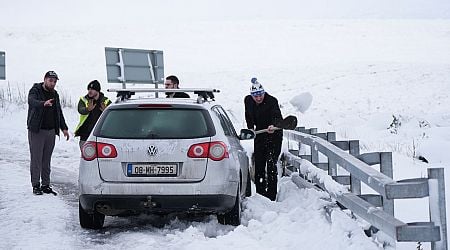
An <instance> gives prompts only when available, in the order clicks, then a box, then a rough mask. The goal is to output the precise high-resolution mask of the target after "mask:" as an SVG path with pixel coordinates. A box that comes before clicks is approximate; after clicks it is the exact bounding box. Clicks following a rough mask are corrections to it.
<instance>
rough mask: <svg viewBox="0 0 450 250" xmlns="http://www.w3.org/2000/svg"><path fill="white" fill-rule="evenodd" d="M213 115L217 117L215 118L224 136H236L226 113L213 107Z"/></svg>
mask: <svg viewBox="0 0 450 250" xmlns="http://www.w3.org/2000/svg"><path fill="white" fill-rule="evenodd" d="M212 110H213V111H214V113H215V114H216V115H217V117H218V118H219V120H220V125H221V126H222V128H223V130H224V133H225V135H226V136H236V137H237V133H236V130H235V129H234V126H233V123H232V122H231V120H230V118H229V117H228V115H227V113H226V112H225V110H223V108H222V107H221V106H214V107H213V108H212Z"/></svg>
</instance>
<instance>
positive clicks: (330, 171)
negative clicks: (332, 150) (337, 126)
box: [327, 132, 337, 176]
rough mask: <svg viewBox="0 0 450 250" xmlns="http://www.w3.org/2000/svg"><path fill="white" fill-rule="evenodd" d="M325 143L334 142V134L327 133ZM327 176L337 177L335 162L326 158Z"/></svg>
mask: <svg viewBox="0 0 450 250" xmlns="http://www.w3.org/2000/svg"><path fill="white" fill-rule="evenodd" d="M327 141H329V142H331V141H336V132H327ZM327 158H328V175H329V176H336V175H337V164H336V162H335V161H333V160H332V159H330V157H328V156H327Z"/></svg>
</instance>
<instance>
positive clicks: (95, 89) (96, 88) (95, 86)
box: [87, 80, 101, 98]
mask: <svg viewBox="0 0 450 250" xmlns="http://www.w3.org/2000/svg"><path fill="white" fill-rule="evenodd" d="M87 89H88V96H89V97H90V98H94V97H96V96H97V95H98V94H99V93H100V90H101V87H100V82H98V81H97V80H93V81H91V82H90V83H89V84H88V86H87Z"/></svg>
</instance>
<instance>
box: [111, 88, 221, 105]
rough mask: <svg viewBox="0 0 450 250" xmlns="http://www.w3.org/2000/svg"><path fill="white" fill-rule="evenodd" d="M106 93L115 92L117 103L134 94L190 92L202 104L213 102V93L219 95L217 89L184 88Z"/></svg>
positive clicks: (122, 90) (118, 90)
mask: <svg viewBox="0 0 450 250" xmlns="http://www.w3.org/2000/svg"><path fill="white" fill-rule="evenodd" d="M107 91H108V92H117V100H116V103H117V102H120V101H124V100H128V99H130V98H131V96H132V95H135V94H136V93H160V92H164V93H166V92H169V93H177V92H191V93H194V94H196V95H197V102H198V103H203V102H205V101H208V99H210V100H211V101H214V93H219V92H220V90H218V89H201V88H198V89H196V88H186V89H145V88H135V89H132V88H130V89H108V90H107Z"/></svg>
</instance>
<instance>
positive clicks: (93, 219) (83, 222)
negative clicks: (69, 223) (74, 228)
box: [78, 202, 105, 229]
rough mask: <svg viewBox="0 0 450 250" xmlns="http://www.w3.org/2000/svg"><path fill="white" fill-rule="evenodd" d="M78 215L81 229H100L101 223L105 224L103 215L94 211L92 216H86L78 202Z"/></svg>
mask: <svg viewBox="0 0 450 250" xmlns="http://www.w3.org/2000/svg"><path fill="white" fill-rule="evenodd" d="M78 215H79V219H80V226H81V227H82V228H88V229H101V228H102V227H103V223H104V222H105V215H104V214H101V213H99V212H97V211H94V213H93V214H88V213H86V211H84V209H83V207H81V203H80V202H78Z"/></svg>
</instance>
